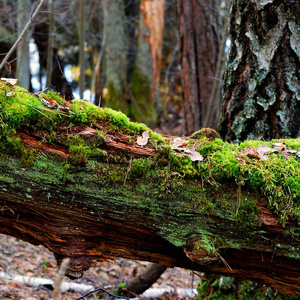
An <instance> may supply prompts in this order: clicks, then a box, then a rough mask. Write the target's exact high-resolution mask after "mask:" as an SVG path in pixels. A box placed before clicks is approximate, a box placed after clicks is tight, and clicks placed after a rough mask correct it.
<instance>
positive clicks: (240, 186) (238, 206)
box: [235, 183, 242, 217]
mask: <svg viewBox="0 0 300 300" xmlns="http://www.w3.org/2000/svg"><path fill="white" fill-rule="evenodd" d="M241 192H242V185H241V183H240V184H239V187H238V194H237V200H238V202H237V209H236V213H235V216H236V217H237V215H238V212H239V209H240V206H241Z"/></svg>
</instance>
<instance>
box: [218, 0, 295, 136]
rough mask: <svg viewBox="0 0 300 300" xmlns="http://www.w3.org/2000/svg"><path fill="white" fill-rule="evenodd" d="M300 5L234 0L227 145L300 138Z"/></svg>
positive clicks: (224, 123)
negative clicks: (260, 140)
mask: <svg viewBox="0 0 300 300" xmlns="http://www.w3.org/2000/svg"><path fill="white" fill-rule="evenodd" d="M299 26H300V4H299V1H248V0H235V1H233V5H232V9H231V18H230V37H231V47H230V51H229V56H228V61H227V71H226V75H225V81H224V86H223V92H224V96H223V103H222V119H221V122H220V126H219V129H220V133H221V136H222V137H223V138H224V139H225V140H227V141H242V140H245V139H272V138H287V137H297V136H299V134H300V118H299V115H300V85H299V82H300V48H299V45H300V30H299Z"/></svg>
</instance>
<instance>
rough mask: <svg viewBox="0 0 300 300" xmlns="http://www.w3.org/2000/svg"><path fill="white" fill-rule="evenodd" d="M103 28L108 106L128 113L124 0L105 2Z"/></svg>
mask: <svg viewBox="0 0 300 300" xmlns="http://www.w3.org/2000/svg"><path fill="white" fill-rule="evenodd" d="M102 8H103V26H104V29H103V30H105V33H106V43H105V50H104V59H105V76H106V86H107V89H108V95H107V98H106V105H107V106H109V107H111V108H114V109H121V110H122V111H126V109H127V107H128V104H127V103H126V101H124V94H125V89H126V85H127V78H126V77H127V53H128V37H127V34H126V22H125V10H124V1H123V0H116V1H110V0H103V1H102Z"/></svg>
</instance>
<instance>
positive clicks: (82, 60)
mask: <svg viewBox="0 0 300 300" xmlns="http://www.w3.org/2000/svg"><path fill="white" fill-rule="evenodd" d="M84 2H85V1H84V0H79V68H80V77H79V94H80V98H81V99H83V92H84V88H85V50H84V43H85V22H86V20H85V6H84Z"/></svg>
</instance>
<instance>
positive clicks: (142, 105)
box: [131, 0, 165, 126]
mask: <svg viewBox="0 0 300 300" xmlns="http://www.w3.org/2000/svg"><path fill="white" fill-rule="evenodd" d="M164 9H165V0H142V1H141V5H140V23H139V38H138V49H137V58H136V62H135V67H134V71H133V76H132V81H131V92H132V95H133V97H134V99H133V101H136V105H135V106H133V115H134V116H135V119H136V120H140V121H143V122H146V123H147V124H148V125H152V126H155V125H157V115H158V113H159V110H160V104H159V86H160V71H161V56H162V41H163V32H164ZM134 104H135V103H134ZM136 106H138V107H136ZM141 114H142V115H141Z"/></svg>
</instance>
